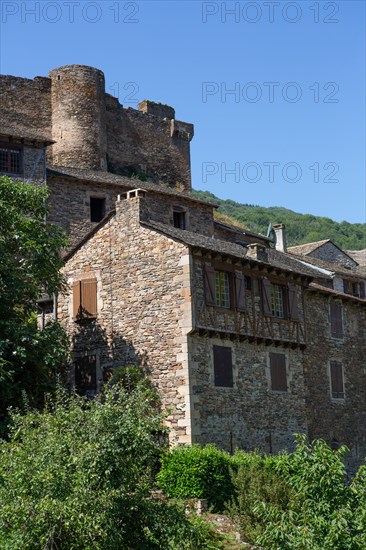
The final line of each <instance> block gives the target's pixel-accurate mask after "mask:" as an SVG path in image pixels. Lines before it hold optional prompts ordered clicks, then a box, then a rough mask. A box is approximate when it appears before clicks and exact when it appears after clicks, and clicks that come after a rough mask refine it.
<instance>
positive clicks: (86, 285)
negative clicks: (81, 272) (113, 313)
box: [81, 279, 97, 318]
mask: <svg viewBox="0 0 366 550" xmlns="http://www.w3.org/2000/svg"><path fill="white" fill-rule="evenodd" d="M81 306H82V312H83V317H86V318H90V317H96V315H97V280H96V279H84V280H83V281H81Z"/></svg>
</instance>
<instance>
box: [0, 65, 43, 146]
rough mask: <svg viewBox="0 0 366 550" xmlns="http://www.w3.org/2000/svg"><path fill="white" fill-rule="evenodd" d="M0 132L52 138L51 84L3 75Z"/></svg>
mask: <svg viewBox="0 0 366 550" xmlns="http://www.w3.org/2000/svg"><path fill="white" fill-rule="evenodd" d="M0 96H1V109H0V129H1V131H5V132H6V133H8V131H11V135H15V136H29V137H40V138H43V139H46V140H47V139H51V113H52V111H51V81H50V79H49V78H44V77H40V76H37V77H36V78H35V79H34V80H30V79H28V78H18V77H16V76H8V75H1V76H0Z"/></svg>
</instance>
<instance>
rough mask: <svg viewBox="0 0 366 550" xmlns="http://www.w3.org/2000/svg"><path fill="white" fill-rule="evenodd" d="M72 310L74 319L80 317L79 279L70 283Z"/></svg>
mask: <svg viewBox="0 0 366 550" xmlns="http://www.w3.org/2000/svg"><path fill="white" fill-rule="evenodd" d="M72 311H73V318H74V320H76V319H80V317H81V292H80V281H76V282H75V283H74V284H73V285H72Z"/></svg>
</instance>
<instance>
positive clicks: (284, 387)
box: [268, 351, 289, 393]
mask: <svg viewBox="0 0 366 550" xmlns="http://www.w3.org/2000/svg"><path fill="white" fill-rule="evenodd" d="M274 356H276V357H277V359H275V357H274ZM278 357H281V361H280V362H282V364H279V363H278V361H279V360H278ZM275 361H277V364H276V363H275ZM268 365H269V379H270V380H269V383H270V389H271V391H272V392H275V393H289V376H288V375H289V373H288V360H287V356H286V354H285V353H278V352H274V351H270V352H268ZM279 367H281V368H283V373H284V379H285V383H284V385H282V386H280V387H275V388H274V387H273V385H274V383H276V382H278V379H279V378H281V374H279V373H278V368H279ZM275 369H277V373H276V375H275Z"/></svg>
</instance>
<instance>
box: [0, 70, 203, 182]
mask: <svg viewBox="0 0 366 550" xmlns="http://www.w3.org/2000/svg"><path fill="white" fill-rule="evenodd" d="M0 94H1V98H2V106H1V113H0V133H1V134H2V135H5V136H9V137H12V138H14V137H20V138H33V139H38V140H43V141H47V140H53V141H54V144H53V145H52V146H51V147H50V148H49V150H48V162H49V164H53V165H56V166H64V167H72V168H78V169H89V170H90V169H91V170H103V171H110V172H113V173H116V174H120V175H124V176H128V177H131V176H136V177H140V179H145V178H146V179H148V180H151V181H153V182H155V183H163V184H165V185H167V186H170V187H175V188H177V189H186V190H190V189H191V172H190V141H191V139H192V137H193V132H194V131H193V125H192V124H188V123H186V122H181V121H179V120H176V119H175V111H174V109H173V108H172V107H169V106H168V105H162V104H160V103H155V102H152V101H147V100H144V101H142V102H141V103H140V104H139V106H138V109H137V110H136V109H131V108H124V107H123V106H122V105H121V104H120V103H119V102H118V99H116V98H114V97H112V96H111V95H109V94H106V93H105V82H104V74H103V72H102V71H100V70H99V69H95V68H93V67H88V66H84V65H67V66H63V67H59V68H56V69H53V70H52V71H50V73H49V78H46V77H36V78H35V79H34V80H30V79H25V78H18V77H15V76H4V75H1V76H0Z"/></svg>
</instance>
